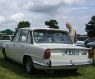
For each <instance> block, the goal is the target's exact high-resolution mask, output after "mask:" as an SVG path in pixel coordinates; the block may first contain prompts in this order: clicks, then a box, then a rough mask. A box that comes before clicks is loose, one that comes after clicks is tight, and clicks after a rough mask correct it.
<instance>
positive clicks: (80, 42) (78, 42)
mask: <svg viewBox="0 0 95 79" xmlns="http://www.w3.org/2000/svg"><path fill="white" fill-rule="evenodd" d="M76 46H83V47H84V41H77V42H76Z"/></svg>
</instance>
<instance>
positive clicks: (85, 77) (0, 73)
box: [0, 51, 95, 79]
mask: <svg viewBox="0 0 95 79" xmlns="http://www.w3.org/2000/svg"><path fill="white" fill-rule="evenodd" d="M0 79H95V67H94V66H89V67H85V68H80V69H79V70H78V72H76V73H72V72H64V71H59V72H57V73H53V74H46V73H44V71H38V72H37V74H29V73H27V72H26V71H25V69H24V67H23V66H22V65H20V64H17V63H15V62H12V61H9V60H8V61H4V60H3V59H2V53H1V51H0Z"/></svg>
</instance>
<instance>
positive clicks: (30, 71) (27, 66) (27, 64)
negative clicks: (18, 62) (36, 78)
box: [25, 57, 34, 73]
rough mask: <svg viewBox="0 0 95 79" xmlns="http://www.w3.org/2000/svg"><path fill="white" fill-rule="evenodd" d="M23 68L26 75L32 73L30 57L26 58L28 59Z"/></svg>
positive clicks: (32, 67)
mask: <svg viewBox="0 0 95 79" xmlns="http://www.w3.org/2000/svg"><path fill="white" fill-rule="evenodd" d="M25 67H26V71H27V72H28V73H34V66H33V62H32V59H31V58H30V57H28V58H27V59H26V63H25Z"/></svg>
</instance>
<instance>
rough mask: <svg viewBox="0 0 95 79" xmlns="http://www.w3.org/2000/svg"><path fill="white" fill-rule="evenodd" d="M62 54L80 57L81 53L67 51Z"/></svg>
mask: <svg viewBox="0 0 95 79" xmlns="http://www.w3.org/2000/svg"><path fill="white" fill-rule="evenodd" d="M62 54H63V55H79V51H78V50H65V51H64V52H63V53H62Z"/></svg>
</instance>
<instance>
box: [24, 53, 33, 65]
mask: <svg viewBox="0 0 95 79" xmlns="http://www.w3.org/2000/svg"><path fill="white" fill-rule="evenodd" d="M27 58H31V59H32V57H31V56H29V55H24V56H23V65H25V64H26V59H27Z"/></svg>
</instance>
